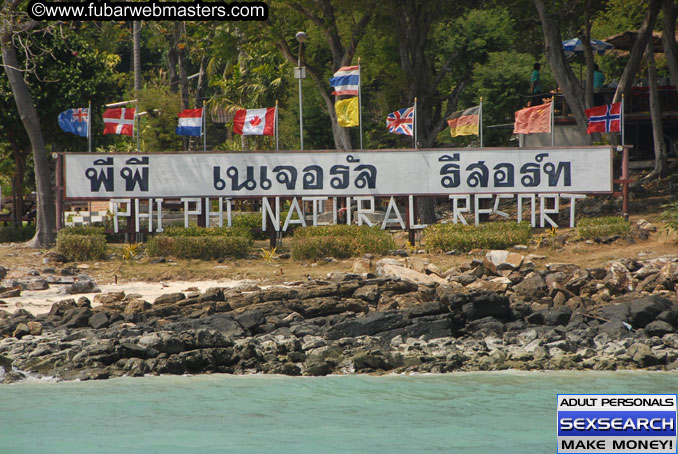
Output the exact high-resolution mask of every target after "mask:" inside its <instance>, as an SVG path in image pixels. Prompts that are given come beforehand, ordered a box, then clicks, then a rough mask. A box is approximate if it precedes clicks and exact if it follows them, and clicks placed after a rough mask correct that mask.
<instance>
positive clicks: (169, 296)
mask: <svg viewBox="0 0 678 454" xmlns="http://www.w3.org/2000/svg"><path fill="white" fill-rule="evenodd" d="M184 299H186V295H184V294H183V293H166V294H164V295H160V296H159V297H157V298H156V299H155V301H153V305H162V304H174V303H176V302H178V301H181V300H184Z"/></svg>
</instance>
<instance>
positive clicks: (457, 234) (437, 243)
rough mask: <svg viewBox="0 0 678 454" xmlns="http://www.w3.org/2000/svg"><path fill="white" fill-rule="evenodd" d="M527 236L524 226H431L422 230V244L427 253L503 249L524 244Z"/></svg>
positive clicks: (529, 229)
mask: <svg viewBox="0 0 678 454" xmlns="http://www.w3.org/2000/svg"><path fill="white" fill-rule="evenodd" d="M530 234H531V227H530V224H529V223H527V222H521V223H520V224H518V223H514V222H490V223H486V224H480V225H479V226H473V225H464V224H435V225H430V226H428V227H426V229H424V232H423V236H422V244H423V245H424V247H425V248H426V250H427V251H450V250H457V251H469V250H471V249H477V248H479V249H505V248H507V247H510V246H513V245H516V244H525V243H527V241H528V240H529V239H530Z"/></svg>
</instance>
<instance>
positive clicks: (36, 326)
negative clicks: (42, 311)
mask: <svg viewBox="0 0 678 454" xmlns="http://www.w3.org/2000/svg"><path fill="white" fill-rule="evenodd" d="M26 325H28V331H29V332H30V334H31V335H32V336H39V335H41V334H42V323H40V322H36V321H35V320H31V321H30V322H28V323H26Z"/></svg>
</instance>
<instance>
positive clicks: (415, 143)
mask: <svg viewBox="0 0 678 454" xmlns="http://www.w3.org/2000/svg"><path fill="white" fill-rule="evenodd" d="M414 149H415V150H416V149H417V98H414Z"/></svg>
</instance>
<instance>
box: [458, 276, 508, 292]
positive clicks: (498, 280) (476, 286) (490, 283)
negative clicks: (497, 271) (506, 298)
mask: <svg viewBox="0 0 678 454" xmlns="http://www.w3.org/2000/svg"><path fill="white" fill-rule="evenodd" d="M510 285H511V281H510V280H509V279H508V278H505V277H495V278H492V279H489V280H487V281H485V280H482V279H478V280H477V281H475V282H473V283H472V284H469V285H467V286H466V289H467V290H470V291H474V290H484V291H488V292H495V293H504V292H506V290H507V289H508V288H509V286H510Z"/></svg>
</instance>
